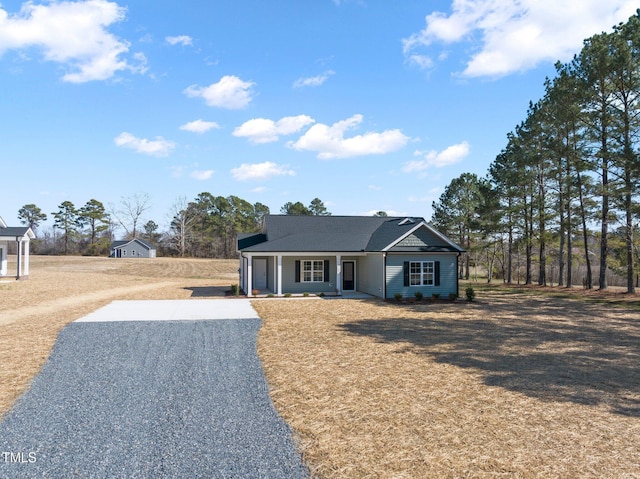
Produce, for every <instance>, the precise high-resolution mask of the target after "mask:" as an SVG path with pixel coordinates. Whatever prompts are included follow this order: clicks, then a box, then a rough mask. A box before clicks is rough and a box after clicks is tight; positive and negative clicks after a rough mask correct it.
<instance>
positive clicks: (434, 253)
mask: <svg viewBox="0 0 640 479" xmlns="http://www.w3.org/2000/svg"><path fill="white" fill-rule="evenodd" d="M238 251H239V255H240V269H239V272H240V287H241V288H242V289H243V291H244V292H245V293H246V294H252V293H253V292H254V291H255V290H258V291H260V292H261V293H272V294H275V295H277V296H282V295H284V294H286V293H291V294H301V293H305V292H306V293H316V294H317V293H325V294H338V295H341V294H342V293H347V292H361V293H366V294H369V295H373V296H377V297H380V298H394V297H395V295H396V294H397V293H399V294H401V295H402V296H403V297H414V296H415V293H416V291H420V292H421V293H422V294H423V295H424V297H431V295H432V294H434V293H438V294H440V295H441V296H442V297H448V295H449V294H450V293H455V294H458V293H459V291H458V275H457V271H458V257H459V255H460V253H462V252H464V250H463V249H462V248H460V247H459V246H458V245H456V244H455V243H454V242H453V241H451V240H450V239H448V238H447V237H446V236H444V235H443V234H441V233H439V232H438V231H436V230H435V229H434V228H433V227H432V226H431V225H429V224H428V223H427V222H426V221H425V220H424V219H423V218H414V217H374V216H290V215H267V216H265V218H264V221H263V226H262V231H261V232H260V233H253V234H242V235H239V236H238Z"/></svg>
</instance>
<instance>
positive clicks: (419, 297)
mask: <svg viewBox="0 0 640 479" xmlns="http://www.w3.org/2000/svg"><path fill="white" fill-rule="evenodd" d="M414 296H415V297H416V299H417V300H418V301H422V296H423V294H422V291H416V292H415V293H414Z"/></svg>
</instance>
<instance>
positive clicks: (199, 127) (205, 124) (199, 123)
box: [180, 120, 220, 133]
mask: <svg viewBox="0 0 640 479" xmlns="http://www.w3.org/2000/svg"><path fill="white" fill-rule="evenodd" d="M217 128H220V125H218V124H217V123H216V122H215V121H203V120H195V121H190V122H189V123H185V124H184V125H182V126H181V127H180V129H181V130H185V131H191V132H193V133H206V132H207V131H209V130H213V129H217Z"/></svg>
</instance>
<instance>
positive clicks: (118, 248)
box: [109, 238, 156, 258]
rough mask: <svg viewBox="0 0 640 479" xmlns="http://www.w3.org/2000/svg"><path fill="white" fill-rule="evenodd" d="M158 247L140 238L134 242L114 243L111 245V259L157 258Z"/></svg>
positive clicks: (133, 240)
mask: <svg viewBox="0 0 640 479" xmlns="http://www.w3.org/2000/svg"><path fill="white" fill-rule="evenodd" d="M155 257H156V247H155V246H153V245H152V244H151V243H149V242H148V241H145V240H142V239H140V238H134V239H132V240H123V241H114V242H113V244H112V245H111V248H110V252H109V258H155Z"/></svg>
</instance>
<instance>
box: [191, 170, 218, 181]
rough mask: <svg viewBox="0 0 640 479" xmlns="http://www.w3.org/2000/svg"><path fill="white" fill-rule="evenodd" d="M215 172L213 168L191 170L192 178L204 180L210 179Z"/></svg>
mask: <svg viewBox="0 0 640 479" xmlns="http://www.w3.org/2000/svg"><path fill="white" fill-rule="evenodd" d="M214 173H215V172H214V171H213V170H195V171H192V172H191V178H195V179H196V180H200V181H204V180H208V179H210V178H211V177H212V176H213V174H214Z"/></svg>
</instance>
